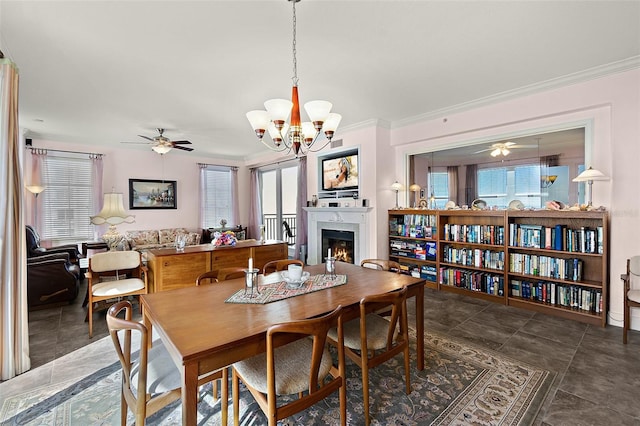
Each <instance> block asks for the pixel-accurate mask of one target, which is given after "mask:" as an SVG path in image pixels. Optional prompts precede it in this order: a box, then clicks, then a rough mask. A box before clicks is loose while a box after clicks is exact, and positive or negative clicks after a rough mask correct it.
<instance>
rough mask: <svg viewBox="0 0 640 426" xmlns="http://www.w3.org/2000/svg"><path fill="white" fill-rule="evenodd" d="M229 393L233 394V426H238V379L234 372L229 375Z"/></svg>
mask: <svg viewBox="0 0 640 426" xmlns="http://www.w3.org/2000/svg"><path fill="white" fill-rule="evenodd" d="M231 377H232V378H231V393H232V394H233V424H234V425H235V426H238V425H239V424H240V379H239V378H238V374H237V373H236V370H235V369H234V370H233V373H232V374H231Z"/></svg>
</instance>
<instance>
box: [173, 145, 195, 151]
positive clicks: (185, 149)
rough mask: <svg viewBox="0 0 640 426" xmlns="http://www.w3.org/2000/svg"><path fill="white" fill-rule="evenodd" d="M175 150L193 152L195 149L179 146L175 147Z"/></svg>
mask: <svg viewBox="0 0 640 426" xmlns="http://www.w3.org/2000/svg"><path fill="white" fill-rule="evenodd" d="M174 148H175V149H181V150H183V151H193V148H189V147H187V146H180V145H177V146H174Z"/></svg>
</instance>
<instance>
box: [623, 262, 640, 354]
mask: <svg viewBox="0 0 640 426" xmlns="http://www.w3.org/2000/svg"><path fill="white" fill-rule="evenodd" d="M620 279H622V281H623V282H624V327H623V330H622V343H624V344H626V343H627V332H628V331H629V328H630V326H631V308H640V287H638V285H637V284H636V285H635V286H634V285H633V284H634V282H636V283H637V282H638V280H640V256H633V257H631V258H629V259H627V273H626V274H622V275H620Z"/></svg>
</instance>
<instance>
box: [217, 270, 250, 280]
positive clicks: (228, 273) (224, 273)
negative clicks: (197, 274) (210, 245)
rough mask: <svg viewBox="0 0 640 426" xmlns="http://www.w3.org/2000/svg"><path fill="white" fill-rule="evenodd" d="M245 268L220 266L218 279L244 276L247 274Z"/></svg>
mask: <svg viewBox="0 0 640 426" xmlns="http://www.w3.org/2000/svg"><path fill="white" fill-rule="evenodd" d="M244 270H245V268H232V267H229V268H220V269H218V277H217V278H218V281H226V280H232V279H234V278H243V277H244V276H245V272H244Z"/></svg>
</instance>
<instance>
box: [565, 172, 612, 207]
mask: <svg viewBox="0 0 640 426" xmlns="http://www.w3.org/2000/svg"><path fill="white" fill-rule="evenodd" d="M572 180H573V182H587V184H588V185H589V203H588V204H587V205H588V206H589V207H591V206H592V205H593V203H592V201H593V188H592V185H593V181H594V180H609V176H606V175H605V174H604V173H602V172H601V171H599V170H596V169H594V168H593V167H589V168H588V169H587V170H585V171H584V172H582V173H580V174H579V175H578V176H576V177H575V178H573V179H572Z"/></svg>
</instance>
